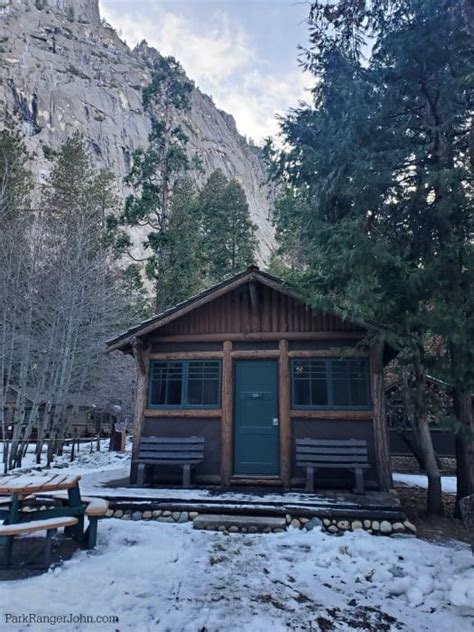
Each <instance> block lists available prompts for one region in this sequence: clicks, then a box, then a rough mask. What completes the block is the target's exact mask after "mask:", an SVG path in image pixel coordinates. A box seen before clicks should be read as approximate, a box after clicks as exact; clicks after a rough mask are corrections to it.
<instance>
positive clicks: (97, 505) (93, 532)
mask: <svg viewBox="0 0 474 632" xmlns="http://www.w3.org/2000/svg"><path fill="white" fill-rule="evenodd" d="M45 498H48V499H49V500H52V499H55V498H56V499H58V500H61V501H67V500H68V495H67V494H65V493H60V494H54V495H51V496H49V495H48V496H45ZM81 501H82V502H83V503H84V504H86V505H87V507H86V510H85V512H84V514H85V515H86V516H87V518H88V520H89V526H88V527H87V529H86V532H85V533H84V538H83V542H84V543H85V545H86V546H87V548H88V549H93V548H94V547H95V545H96V542H97V521H98V520H99V518H103V517H104V516H105V514H106V513H107V509H108V508H109V501H108V500H105V498H94V497H89V496H81Z"/></svg>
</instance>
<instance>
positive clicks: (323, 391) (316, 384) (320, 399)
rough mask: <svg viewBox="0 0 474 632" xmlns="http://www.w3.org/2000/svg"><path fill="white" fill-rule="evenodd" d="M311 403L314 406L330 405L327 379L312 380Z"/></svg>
mask: <svg viewBox="0 0 474 632" xmlns="http://www.w3.org/2000/svg"><path fill="white" fill-rule="evenodd" d="M311 404H312V405H313V406H327V405H328V387H327V384H326V380H324V381H323V380H312V382H311Z"/></svg>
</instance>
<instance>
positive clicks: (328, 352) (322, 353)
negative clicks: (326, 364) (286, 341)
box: [288, 347, 369, 358]
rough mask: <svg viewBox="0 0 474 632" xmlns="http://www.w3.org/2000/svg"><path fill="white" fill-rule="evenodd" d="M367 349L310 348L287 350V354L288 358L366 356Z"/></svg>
mask: <svg viewBox="0 0 474 632" xmlns="http://www.w3.org/2000/svg"><path fill="white" fill-rule="evenodd" d="M368 355H369V354H368V352H367V351H358V350H353V349H351V347H343V348H341V347H337V348H336V347H334V348H333V349H311V350H306V349H305V350H304V351H289V352H288V356H289V357H290V358H312V357H314V358H331V357H334V356H336V357H341V358H348V357H351V358H355V357H357V358H366V357H367V356H368Z"/></svg>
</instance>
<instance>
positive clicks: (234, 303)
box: [132, 272, 390, 488]
mask: <svg viewBox="0 0 474 632" xmlns="http://www.w3.org/2000/svg"><path fill="white" fill-rule="evenodd" d="M239 278H240V282H239ZM239 278H237V277H236V278H235V279H234V280H230V281H229V282H228V286H227V287H228V291H224V288H223V286H218V287H217V289H216V290H215V293H214V295H213V293H212V292H210V293H209V294H208V295H207V294H203V295H202V296H201V295H200V296H198V297H196V298H195V299H194V303H195V307H193V308H191V307H190V305H191V303H183V305H182V306H181V307H178V308H176V312H174V311H173V310H171V313H165V314H164V316H163V321H164V322H163V324H162V325H161V324H158V325H157V326H156V327H155V329H153V330H151V325H150V324H149V323H146V324H145V325H144V328H145V331H144V333H143V335H142V336H141V337H140V332H139V330H137V333H136V336H137V337H140V339H141V341H142V344H143V346H144V348H145V349H146V358H147V362H149V361H150V360H153V359H155V360H170V361H172V360H177V359H188V360H190V359H195V360H200V359H201V360H203V359H211V358H212V359H219V360H220V361H221V363H222V376H221V402H222V404H221V406H222V407H221V409H218V410H217V409H215V410H207V411H206V410H181V411H180V410H177V409H171V410H166V411H165V410H163V409H156V408H155V409H153V410H151V409H150V408H149V406H148V404H145V405H144V406H143V408H141V409H140V408H137V409H136V415H138V416H139V417H138V419H137V420H136V421H137V423H138V426H140V429H141V432H140V433H137V437H139V436H140V435H144V436H157V437H166V436H169V437H190V436H193V435H194V436H204V437H205V439H206V447H205V458H204V461H203V462H202V463H201V464H200V465H199V466H198V467H197V468H196V481H197V482H198V483H199V482H202V483H204V482H217V483H219V482H220V483H221V484H223V485H225V486H228V485H229V484H230V483H234V482H238V480H237V478H238V477H237V478H236V477H235V475H234V472H235V467H234V465H235V464H234V462H233V459H234V447H235V441H234V431H235V423H234V410H235V402H234V398H235V397H236V392H235V384H234V379H235V364H236V362H238V361H239V360H242V359H247V360H263V359H266V360H267V361H268V360H270V359H272V360H274V361H275V362H276V363H277V365H278V402H279V408H278V415H279V417H278V419H277V420H276V423H277V424H278V426H279V475H278V476H276V477H274V480H273V484H276V485H280V486H282V487H284V488H288V487H289V486H290V485H300V484H302V482H303V476H304V472H303V471H302V470H301V469H299V468H297V466H296V460H295V441H296V439H300V438H301V439H302V438H305V437H307V438H312V439H318V438H319V439H351V438H353V439H364V440H365V441H367V446H368V454H369V462H370V464H371V469H370V470H369V471H368V473H367V477H366V478H367V481H368V483H369V487H376V486H377V485H379V486H380V487H381V488H386V487H387V481H389V478H390V472H389V469H387V468H389V466H387V464H386V463H385V461H386V459H385V458H384V445H385V443H384V442H385V439H384V432H385V425H384V423H385V422H384V421H383V415H384V403H383V401H382V400H381V398H380V394H381V391H380V388H379V386H380V385H379V383H378V382H374V381H373V373H374V371H375V369H377V375H378V377H377V380H379V377H380V367H379V366H378V364H376V363H374V357H373V356H372V355H371V356H370V362H369V363H368V370H369V375H368V378H369V385H370V388H371V390H372V391H373V389H374V388H376V390H375V392H376V394H377V397H373V392H374V391H373V392H372V397H371V399H370V404H369V406H368V407H367V409H359V410H350V409H344V410H341V409H334V410H328V409H322V410H321V409H320V410H314V409H312V410H306V409H304V410H292V409H291V406H292V389H291V361H292V359H294V358H304V359H311V358H331V357H333V358H340V357H342V358H345V357H347V358H350V357H369V348H368V345H367V344H366V343H365V342H364V344H361V340H362V339H363V338H364V336H365V335H366V333H367V329H366V328H364V327H363V326H361V325H360V324H355V323H351V322H348V321H343V320H342V319H341V318H339V317H338V316H335V315H333V314H329V313H326V312H322V311H318V310H313V309H311V308H310V307H309V306H308V305H306V304H304V303H303V302H302V301H300V300H298V299H297V298H295V297H294V296H293V295H291V293H289V292H287V291H286V290H285V288H284V286H283V285H282V284H279V283H278V282H277V280H274V279H273V278H272V277H269V276H268V275H261V273H258V272H252V273H249V275H248V280H246V281H245V282H244V281H243V280H242V279H243V277H239ZM246 279H247V277H246ZM207 297H209V298H208V300H207ZM147 370H148V369H147ZM146 379H148V375H147V377H146ZM256 390H258V389H257V388H256ZM257 395H258V394H257V393H255V396H256V397H257ZM140 411H141V412H140ZM273 421H275V419H273ZM274 425H275V424H274ZM386 439H387V441H386V442H387V444H388V436H387V438H386ZM134 441H135V442H136V441H138V439H137V438H135V439H134ZM155 469H156V471H155V481H157V482H161V483H165V482H179V481H180V468H176V471H174V472H173V471H166V468H158V467H157V468H155ZM382 470H383V473H382V476H381V475H380V472H381V471H382ZM133 472H134V468H133V467H132V479H133ZM253 480H254V482H255V484H261V483H269V481H268V480H265V477H263V476H262V477H260V478H259V477H258V476H257V477H255V478H254V479H253ZM247 483H248V481H247ZM352 483H353V481H352V473H350V472H345V471H343V470H341V471H338V470H332V471H331V470H326V471H324V470H322V471H321V472H318V474H317V484H319V485H321V486H331V487H341V486H345V487H347V486H349V487H352Z"/></svg>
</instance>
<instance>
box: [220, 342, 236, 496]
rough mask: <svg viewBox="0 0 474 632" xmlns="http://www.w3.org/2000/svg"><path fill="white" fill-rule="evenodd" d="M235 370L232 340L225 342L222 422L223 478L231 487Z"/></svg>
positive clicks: (224, 482)
mask: <svg viewBox="0 0 474 632" xmlns="http://www.w3.org/2000/svg"><path fill="white" fill-rule="evenodd" d="M233 391H234V371H233V365H232V342H231V341H230V340H226V341H225V342H224V360H223V362H222V423H221V479H222V485H224V486H225V487H229V485H230V478H231V476H232V471H233V462H234V459H233V435H234V432H233V430H234V429H233V421H234V405H233Z"/></svg>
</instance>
